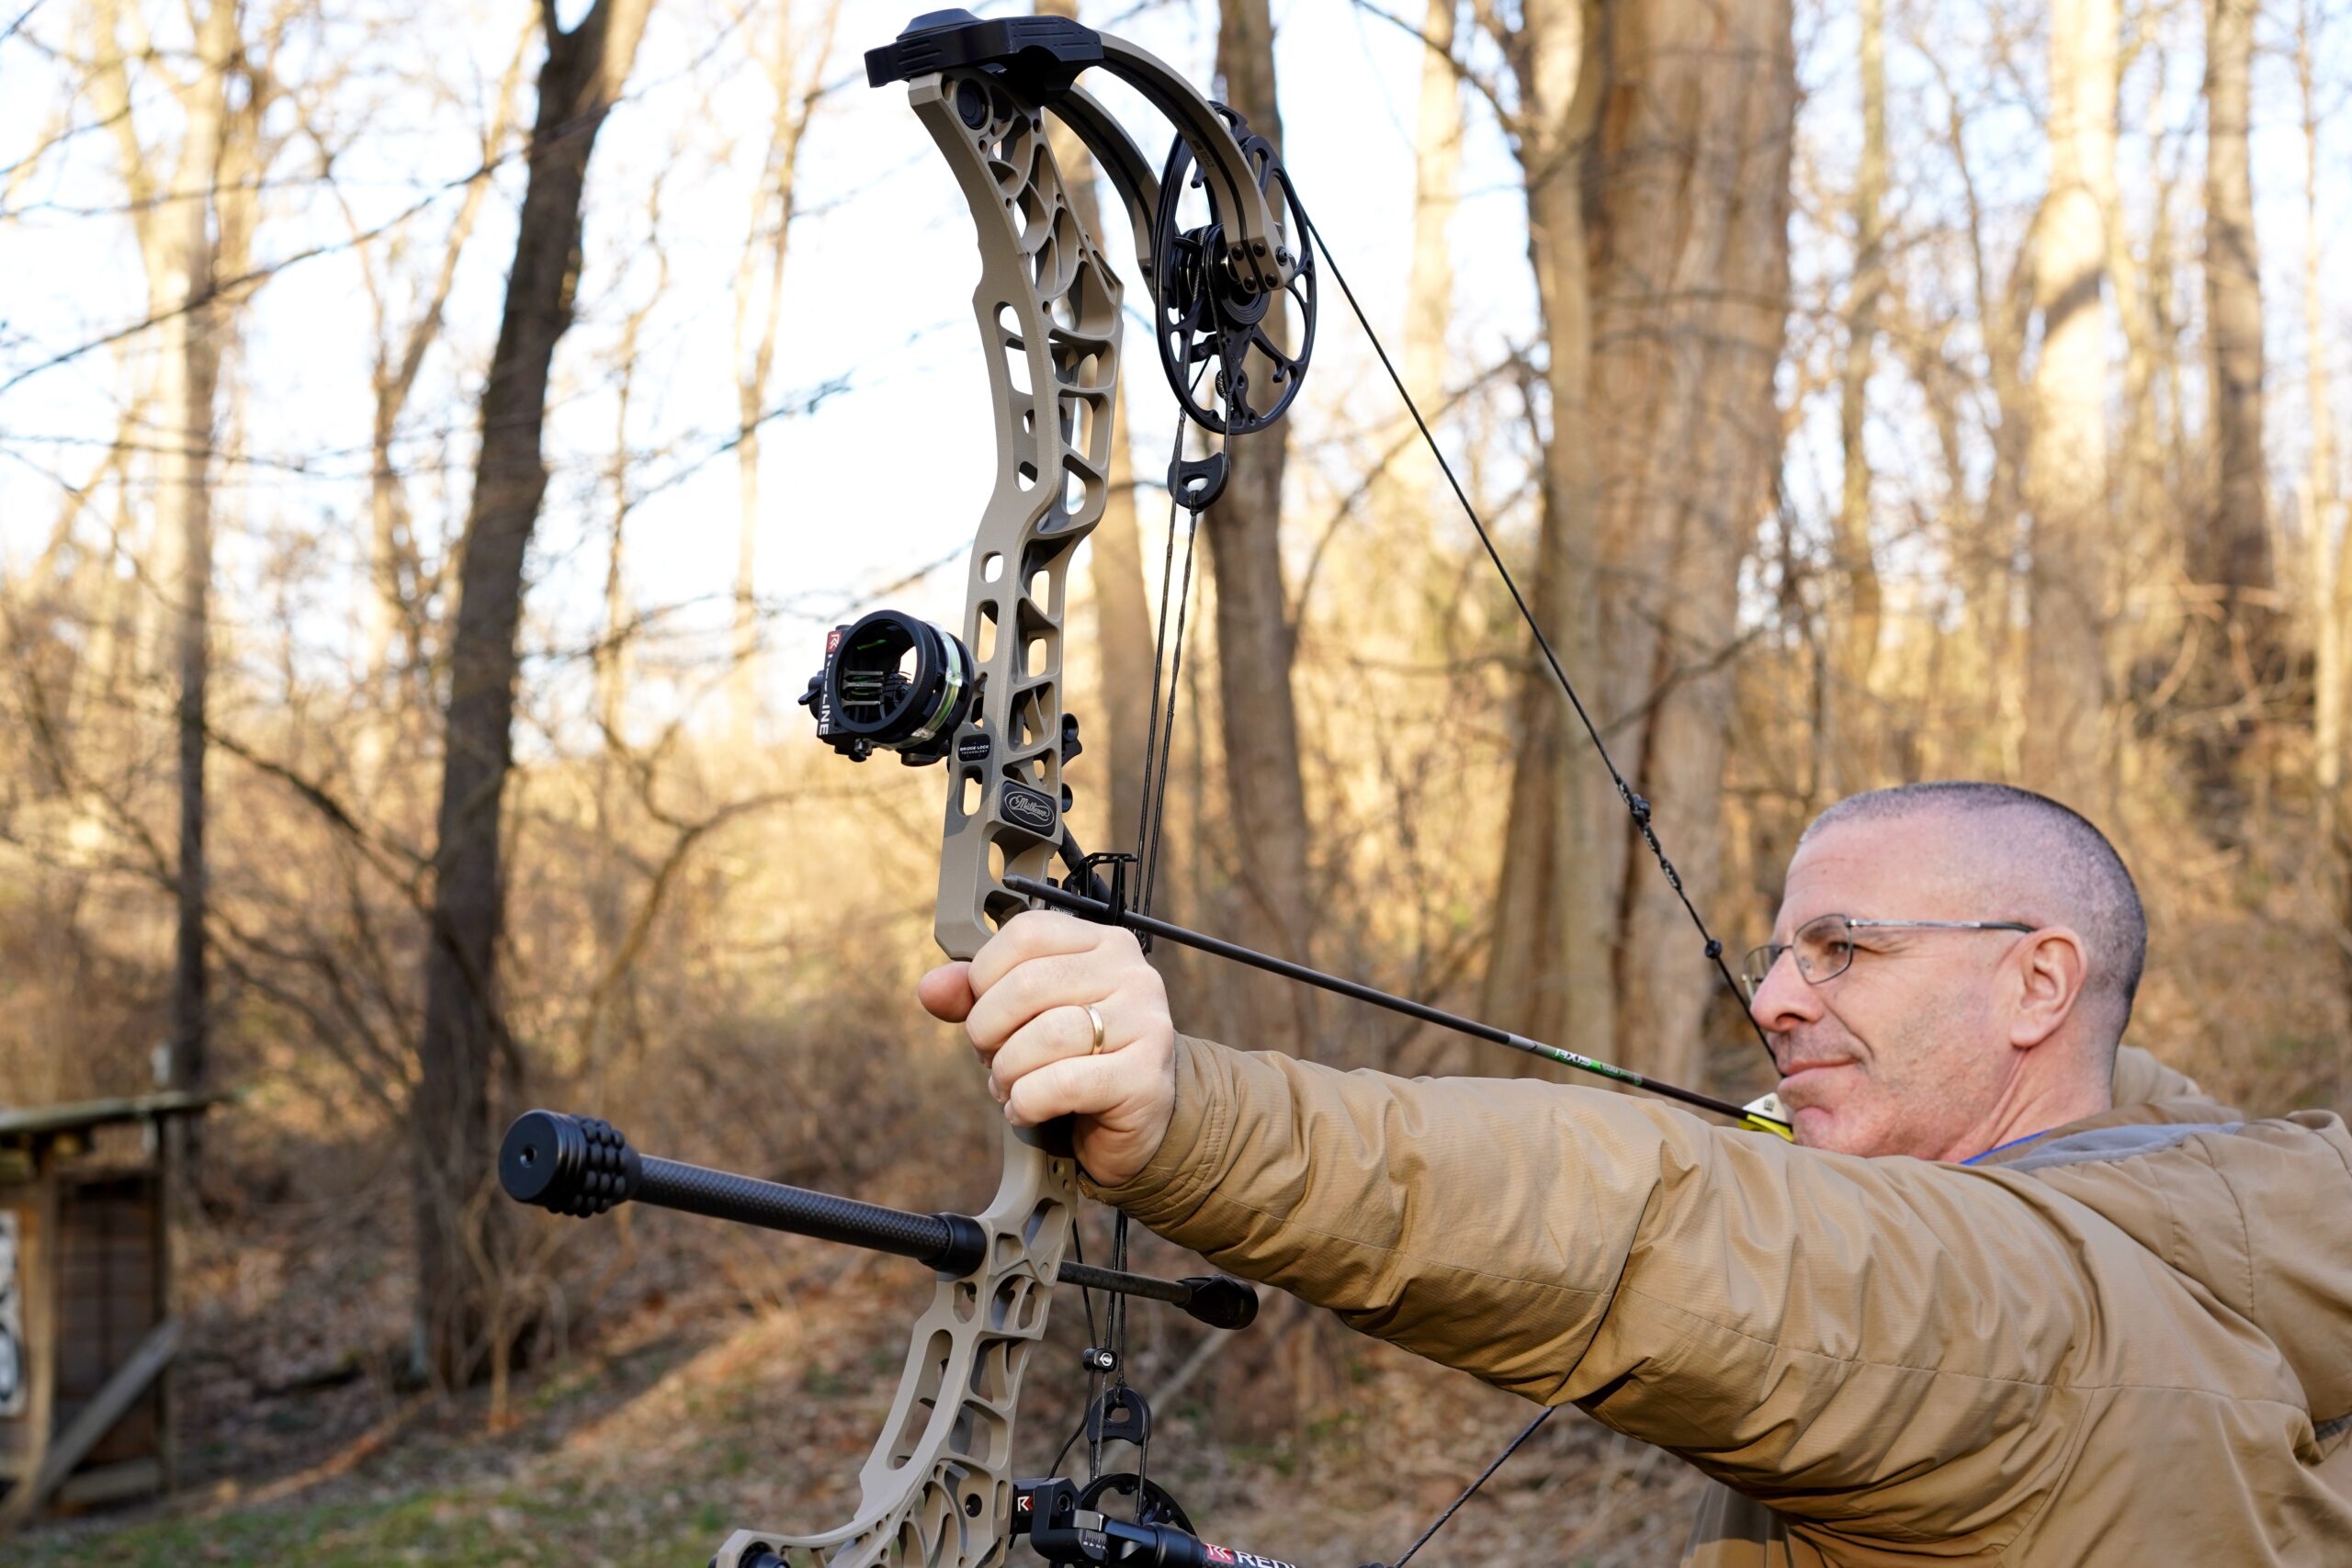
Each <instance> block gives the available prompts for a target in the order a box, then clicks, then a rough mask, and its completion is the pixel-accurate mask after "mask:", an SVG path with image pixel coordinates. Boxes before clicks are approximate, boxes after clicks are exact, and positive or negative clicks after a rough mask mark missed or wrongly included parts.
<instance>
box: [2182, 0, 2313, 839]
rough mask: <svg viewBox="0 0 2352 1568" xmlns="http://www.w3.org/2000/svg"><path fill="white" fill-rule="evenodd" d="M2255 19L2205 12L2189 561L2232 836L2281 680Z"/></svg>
mask: <svg viewBox="0 0 2352 1568" xmlns="http://www.w3.org/2000/svg"><path fill="white" fill-rule="evenodd" d="M2255 10H2256V3H2255V0H2206V6H2205V322H2206V340H2207V343H2208V344H2209V349H2208V354H2207V362H2206V363H2207V398H2208V407H2209V409H2210V411H2211V430H2212V441H2213V458H2214V469H2215V474H2214V486H2213V491H2212V508H2211V512H2210V513H2209V514H2208V515H2207V516H2206V517H2205V518H2204V519H2203V520H2202V521H2201V525H2199V526H2197V527H2194V528H2192V529H2191V530H2190V533H2189V538H2188V550H2187V552H2186V554H2187V558H2188V572H2189V578H2190V581H2192V582H2193V583H2195V584H2196V585H2197V586H2198V587H2199V589H2201V590H2203V591H2204V596H2207V597H2210V600H2211V613H2212V614H2213V615H2214V618H2215V623H2216V624H2215V628H2214V629H2215V630H2216V631H2217V632H2218V634H2219V635H2218V636H2217V637H2215V638H2214V641H2213V644H2212V645H2211V648H2210V649H2209V651H2208V653H2207V656H2206V658H2205V660H2203V661H2202V665H2201V669H2202V670H2203V671H2206V672H2207V676H2208V678H2206V679H2204V680H2200V681H2199V682H2196V685H2195V687H2194V688H2193V690H2194V694H2195V695H2196V696H2197V697H2198V698H2199V699H2201V700H2202V702H2203V703H2205V704H2207V705H2211V707H2213V708H2214V709H2216V710H2217V714H2216V716H2215V717H2214V718H2213V719H2211V721H2209V722H2207V723H2205V724H2202V725H2200V726H2199V728H2198V730H2197V731H2196V732H2195V733H2194V735H2193V736H2192V738H2191V750H2190V764H2191V771H2192V773H2194V775H2195V777H2196V780H2197V784H2198V787H2199V790H2200V791H2201V792H2202V793H2203V794H2204V795H2205V797H2206V803H2207V807H2208V809H2209V811H2211V813H2212V815H2213V817H2214V819H2215V822H2216V824H2217V825H2218V826H2220V827H2221V829H2222V831H2223V832H2224V833H2225V834H2228V833H2231V832H2233V831H2234V826H2233V821H2234V818H2235V815H2236V810H2235V805H2234V800H2233V797H2234V796H2235V795H2236V793H2237V787H2238V785H2237V781H2236V780H2235V779H2234V778H2233V770H2234V767H2235V763H2236V761H2237V758H2238V755H2239V753H2240V752H2241V751H2242V750H2244V748H2245V743H2246V742H2247V740H2248V739H2251V738H2252V736H2253V734H2254V731H2255V728H2256V722H2257V720H2258V718H2259V716H2260V712H2261V702H2262V688H2263V687H2264V686H2265V685H2267V684H2269V683H2272V682H2276V681H2277V680H2278V676H2279V673H2280V671H2278V649H2277V633H2276V628H2275V626H2274V623H2275V621H2276V618H2277V617H2276V614H2275V607H2274V605H2273V604H2271V603H2270V602H2269V599H2268V590H2269V589H2270V588H2271V587H2272V581H2271V566H2270V525H2269V515H2268V509H2267V506H2266V504H2265V502H2264V499H2263V483H2264V479H2265V474H2264V471H2263V464H2262V269H2261V255H2260V253H2259V251H2258V250H2257V248H2256V243H2255V234H2254V175H2253V170H2252V167H2251V164H2250V163H2249V159H2250V157H2251V152H2250V149H2249V147H2248V144H2247V140H2246V115H2247V107H2248V96H2249V94H2250V92H2251V77H2252V73H2253V63H2254V18H2255ZM2318 341H2320V340H2318V339H2314V340H2313V342H2314V343H2316V342H2318Z"/></svg>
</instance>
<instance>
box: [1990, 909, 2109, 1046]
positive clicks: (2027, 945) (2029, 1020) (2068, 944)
mask: <svg viewBox="0 0 2352 1568" xmlns="http://www.w3.org/2000/svg"><path fill="white" fill-rule="evenodd" d="M2013 962H2014V963H2015V964H2016V966H2017V967H2016V975H2017V980H2018V1006H2017V1012H2016V1014H2015V1016H2014V1017H2013V1018H2012V1019H2011V1020H2010V1021H2009V1043H2010V1044H2012V1045H2015V1046H2016V1047H2017V1048H2018V1050H2020V1051H2030V1050H2032V1049H2033V1048H2034V1047H2035V1046H2037V1045H2039V1044H2041V1043H2043V1042H2044V1041H2047V1040H2048V1039H2049V1038H2050V1037H2051V1036H2052V1035H2053V1034H2055V1033H2057V1032H2058V1031H2059V1030H2060V1029H2062V1028H2064V1026H2065V1023H2066V1020H2067V1019H2069V1018H2071V1017H2073V1016H2074V1011H2075V1007H2076V1006H2078V1005H2079V1004H2080V1003H2081V1001H2082V999H2083V984H2084V982H2085V981H2086V979H2087V978H2088V977H2089V975H2090V963H2089V957H2088V954H2086V953H2085V952H2084V951H2083V939H2082V938H2081V937H2079V936H2076V935H2075V932H2074V931H2073V929H2072V928H2070V927H2067V926H2045V927H2043V928H2042V929H2041V930H2040V931H2035V932H2034V933H2033V934H2032V935H2031V936H2029V937H2027V938H2025V939H2024V941H2023V942H2021V943H2020V945H2019V947H2018V953H2017V954H2016V956H2015V958H2014V959H2013Z"/></svg>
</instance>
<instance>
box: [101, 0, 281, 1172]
mask: <svg viewBox="0 0 2352 1568" xmlns="http://www.w3.org/2000/svg"><path fill="white" fill-rule="evenodd" d="M96 20H97V24H98V30H99V36H100V40H101V41H100V43H99V50H100V52H101V56H102V58H103V60H104V61H105V63H102V64H101V66H100V67H99V69H98V70H97V71H96V73H94V75H93V78H92V83H91V86H92V91H93V96H94V97H95V98H96V100H97V104H98V108H99V110H100V113H101V115H102V117H103V118H104V120H105V121H106V122H107V123H110V124H111V125H112V126H113V128H114V133H115V138H116V144H117V146H118V148H119V151H120V152H121V155H122V162H123V175H124V183H125V185H126V186H127V187H128V189H129V192H130V198H131V200H130V206H131V209H132V212H133V218H132V222H133V227H134V229H135V231H136V232H137V235H138V238H139V246H140V254H141V261H142V262H143V264H144V266H145V270H146V275H147V294H148V305H149V309H150V312H151V314H153V316H154V317H155V318H156V319H157V321H158V322H159V326H158V329H157V339H158V342H157V345H156V378H155V389H154V402H155V407H156V410H157V420H158V423H159V425H160V428H161V434H162V438H161V439H160V440H159V441H158V442H157V443H156V445H157V446H158V448H159V450H158V451H157V453H156V457H155V495H156V502H155V505H156V516H155V546H156V547H155V552H154V557H153V565H152V567H151V569H150V570H151V575H152V578H153V581H154V582H155V583H156V584H157V590H158V592H157V597H158V604H157V608H158V610H159V611H160V615H159V616H158V617H157V619H158V621H159V622H160V629H161V631H162V634H163V635H162V637H158V638H155V639H153V641H149V642H148V643H147V646H145V647H144V648H143V649H141V654H142V657H141V664H142V666H143V668H144V669H145V670H147V671H153V672H154V673H156V674H159V675H161V674H164V673H165V672H166V671H168V678H169V680H170V682H171V684H172V687H173V692H174V700H173V718H174V739H175V747H174V750H175V758H176V762H177V784H178V789H177V807H178V812H177V818H178V820H177V841H178V863H177V867H176V869H175V874H174V903H175V922H174V932H173V942H172V997H171V1016H172V1026H171V1040H170V1043H169V1047H168V1049H167V1051H166V1053H165V1059H164V1074H163V1076H164V1082H165V1083H166V1084H167V1085H168V1086H169V1087H171V1088H173V1089H200V1088H202V1087H203V1086H204V1084H205V1081H206V1078H207V1077H208V1076H209V1056H210V1043H211V1023H212V1020H211V1000H210V994H209V993H210V975H209V965H208V957H209V953H208V949H207V945H206V941H205V919H206V912H207V906H208V893H209V889H208V874H207V866H206V859H205V839H204V830H205V823H206V815H207V812H206V800H205V760H206V753H207V751H208V750H209V743H208V736H207V733H206V728H205V725H206V703H207V694H208V688H209V683H210V678H211V597H212V447H213V438H214V434H215V428H216V423H217V421H218V418H219V413H218V409H217V406H216V405H217V400H218V395H219V389H220V364H221V356H222V354H223V352H224V340H225V338H226V336H227V334H228V333H229V331H230V328H231V320H230V307H229V303H228V302H227V301H226V300H224V299H222V298H221V297H220V294H219V292H218V288H219V285H220V279H221V277H222V276H223V274H222V268H223V266H224V265H228V266H229V267H230V268H231V270H232V273H233V272H234V271H241V270H243V258H244V257H245V256H246V254H248V252H249V249H250V242H251V233H252V231H251V224H252V220H253V203H252V197H251V193H250V191H246V192H244V193H243V194H242V196H239V195H233V194H230V193H227V192H226V191H225V190H224V186H227V185H228V184H230V183H232V182H234V181H239V180H249V179H250V178H251V176H252V175H253V173H254V171H253V169H252V167H251V164H252V158H253V147H252V140H253V137H254V135H255V134H256V131H257V124H258V116H259V113H260V110H259V107H258V106H257V105H256V104H255V102H254V100H255V98H256V97H257V96H258V95H259V94H260V93H261V91H262V89H261V88H260V87H259V86H258V85H249V87H248V90H247V92H246V94H245V95H244V103H243V106H242V107H237V108H233V109H232V104H231V93H230V83H231V78H232V75H234V74H236V73H237V72H238V70H239V62H238V56H239V52H240V39H239V36H238V32H237V8H236V6H234V5H233V4H232V0H213V4H211V5H210V6H208V7H207V8H206V10H205V12H204V13H203V15H202V17H200V18H198V20H197V23H196V39H195V55H196V74H195V76H194V79H193V80H192V81H190V82H188V83H187V85H186V86H185V88H184V90H183V92H182V94H181V98H182V102H183V104H184V105H185V108H186V119H185V121H184V123H183V126H182V130H181V140H180V145H179V152H178V157H177V161H176V163H175V166H174V169H173V172H172V174H171V175H170V177H169V181H168V185H167V186H164V187H163V188H161V189H159V188H158V186H157V182H156V180H155V177H154V174H153V164H152V163H151V161H150V157H149V154H148V152H147V151H146V150H145V149H144V147H143V146H142V145H141V141H140V137H139V132H138V127H137V122H136V119H135V118H134V116H135V112H136V111H135V107H134V106H133V104H132V102H131V99H130V83H129V79H128V77H127V75H126V74H125V73H124V70H123V65H122V58H123V53H124V52H125V51H129V50H130V48H131V46H130V44H129V43H128V42H126V41H125V39H124V36H123V34H124V28H123V18H122V17H121V16H120V15H119V13H118V10H117V7H116V6H114V5H113V4H112V3H111V0H108V3H106V4H102V5H101V6H99V8H98V11H97V14H96ZM232 142H233V143H236V144H235V145H232ZM163 641H168V644H169V653H168V655H166V654H165V651H164V648H162V647H160V646H157V644H158V643H160V642H163ZM179 1137H180V1139H181V1148H180V1157H181V1158H182V1160H183V1161H184V1162H185V1164H186V1165H187V1166H188V1167H189V1168H194V1167H195V1166H196V1165H197V1163H198V1147H197V1139H196V1136H195V1128H194V1127H193V1125H190V1126H189V1127H187V1128H183V1129H181V1130H180V1131H179Z"/></svg>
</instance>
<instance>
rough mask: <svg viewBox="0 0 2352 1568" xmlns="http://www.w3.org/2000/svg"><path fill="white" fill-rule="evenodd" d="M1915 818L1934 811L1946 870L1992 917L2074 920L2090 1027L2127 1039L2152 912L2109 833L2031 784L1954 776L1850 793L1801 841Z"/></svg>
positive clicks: (2109, 1039) (2054, 922)
mask: <svg viewBox="0 0 2352 1568" xmlns="http://www.w3.org/2000/svg"><path fill="white" fill-rule="evenodd" d="M1912 818H1922V819H1924V818H1933V819H1934V826H1935V828H1936V829H1937V835H1936V836H1937V839H1938V840H1939V842H1941V843H1942V844H1944V845H1945V846H1946V848H1947V849H1948V851H1949V853H1947V854H1946V855H1944V856H1942V857H1940V858H1941V860H1942V862H1943V865H1942V867H1941V868H1940V869H1941V870H1942V871H1943V873H1944V874H1946V875H1948V876H1950V877H1951V878H1953V879H1954V880H1955V882H1956V883H1959V884H1962V885H1964V886H1966V887H1967V889H1968V890H1969V891H1970V892H1971V893H1972V894H1973V897H1976V898H1977V899H1979V900H1981V905H1980V907H1981V908H1984V909H1985V911H1986V913H1987V916H1988V917H1989V918H1996V919H2023V920H2027V921H2030V922H2031V923H2033V924H2035V925H2040V926H2069V927H2072V928H2073V929H2074V931H2075V933H2076V934H2077V935H2078V936H2080V937H2081V938H2082V941H2083V945H2084V949H2085V967H2086V975H2085V976H2084V985H2083V1003H2084V1006H2085V1009H2086V1014H2087V1016H2086V1018H2085V1019H2084V1022H2085V1024H2086V1025H2087V1026H2089V1027H2088V1028H2087V1030H2086V1032H2089V1033H2091V1034H2092V1035H2093V1036H2094V1038H2095V1039H2097V1040H2098V1043H2101V1044H2105V1045H2109V1046H2112V1045H2113V1044H2114V1043H2116V1042H2118V1041H2120V1039H2121V1038H2122V1037H2123V1028H2124V1025H2125V1024H2126V1023H2128V1022H2129V1021H2131V999H2132V998H2133V996H2134V995H2135V994H2136V993H2137V992H2138V990H2139V987H2140V971H2141V968H2142V966H2143V964H2145V962H2146V960H2147V954H2148V920H2147V916H2146V913H2145V912H2144V911H2143V909H2142V908H2141V905H2140V890H2139V889H2138V887H2136V886H2133V884H2132V881H2131V872H2130V871H2129V870H2127V869H2126V868H2125V866H2124V864H2123V857H2122V856H2120V855H2119V854H2117V853H2116V852H2115V846H2114V845H2113V844H2110V843H2109V842H2108V841H2107V835H2105V834H2104V833H2101V832H2100V831H2099V830H2098V829H2097V828H2094V827H2092V826H2091V824H2090V823H2089V822H2088V821H2087V820H2086V819H2085V818H2083V817H2081V816H2080V815H2078V814H2077V813H2075V812H2074V811H2071V810H2069V809H2067V808H2066V807H2064V806H2061V805H2059V804H2058V803H2057V802H2056V801H2054V800H2052V799H2050V798H2049V797H2048V796H2047V795H2036V794H2034V793H2033V792H2032V791H2031V790H2024V789H2015V788H2012V787H2010V786H2009V785H2007V784H1973V783H1966V782H1947V783H1935V784H1904V785H1902V786H1900V787H1898V788H1894V789H1880V790H1871V791H1870V792H1868V793H1866V794H1863V795H1850V796H1849V797H1848V798H1846V799H1844V800H1841V801H1839V802H1838V804H1837V805H1835V806H1833V807H1830V808H1829V809H1828V810H1826V811H1825V812H1823V813H1822V814H1821V815H1820V816H1819V817H1816V818H1814V821H1813V825H1812V826H1811V827H1809V828H1807V829H1805V830H1804V839H1803V840H1799V848H1800V849H1802V848H1803V847H1804V843H1805V842H1807V841H1810V840H1815V839H1816V838H1818V837H1820V836H1821V835H1822V834H1824V833H1826V832H1827V831H1829V830H1831V829H1835V828H1837V827H1838V826H1839V825H1841V824H1856V825H1858V824H1861V823H1882V822H1894V821H1899V820H1907V819H1912Z"/></svg>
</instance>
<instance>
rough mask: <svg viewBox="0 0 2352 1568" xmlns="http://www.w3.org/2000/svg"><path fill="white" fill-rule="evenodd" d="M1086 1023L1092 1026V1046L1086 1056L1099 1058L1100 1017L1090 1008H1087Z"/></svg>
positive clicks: (1100, 1040)
mask: <svg viewBox="0 0 2352 1568" xmlns="http://www.w3.org/2000/svg"><path fill="white" fill-rule="evenodd" d="M1080 1005H1082V1006H1083V1005H1085V1004H1080ZM1086 1021H1087V1022H1089V1023H1091V1024H1092V1025H1093V1026H1094V1045H1093V1048H1092V1049H1091V1050H1090V1051H1088V1052H1087V1053H1086V1054H1087V1055H1090V1056H1099V1055H1102V1054H1103V1015H1102V1014H1101V1013H1099V1012H1096V1011H1095V1010H1094V1009H1093V1008H1092V1007H1091V1006H1090V1007H1087V1009H1086Z"/></svg>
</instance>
